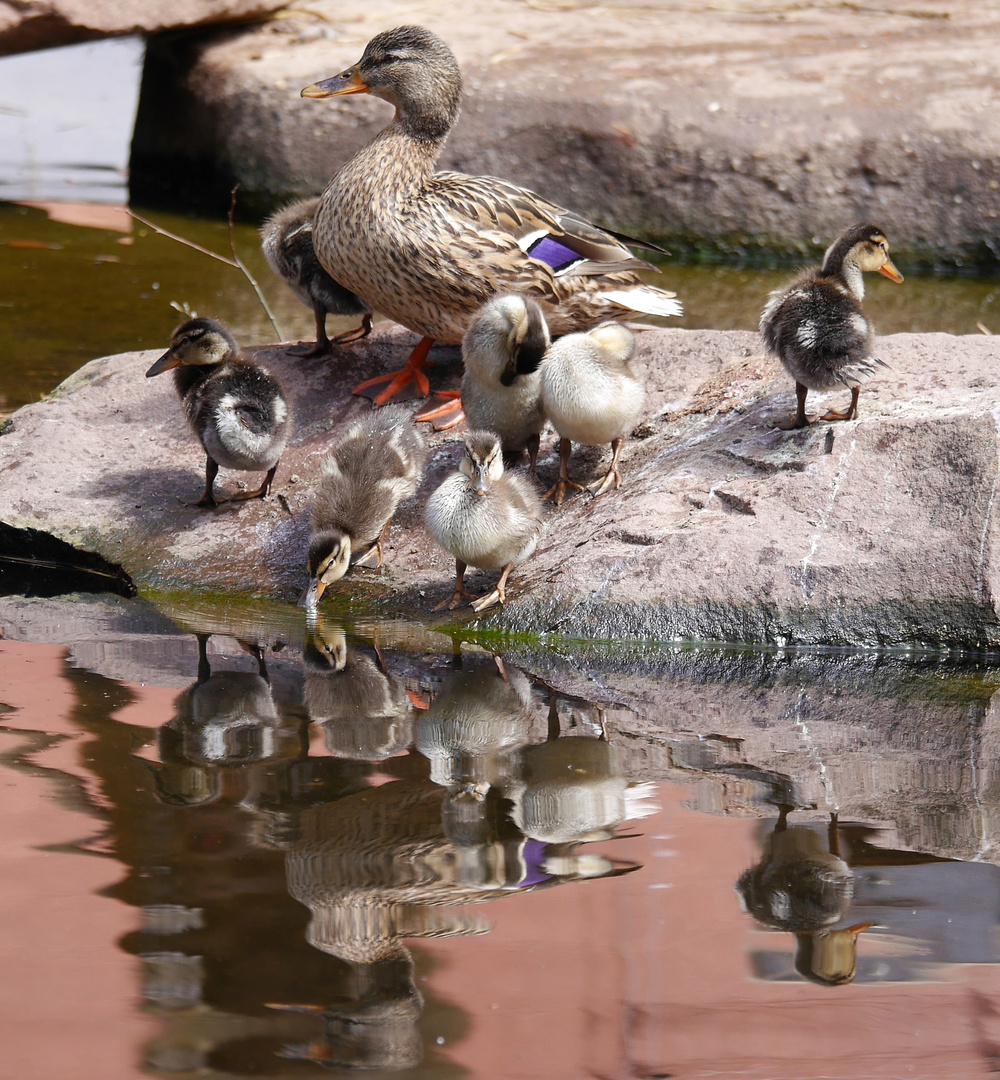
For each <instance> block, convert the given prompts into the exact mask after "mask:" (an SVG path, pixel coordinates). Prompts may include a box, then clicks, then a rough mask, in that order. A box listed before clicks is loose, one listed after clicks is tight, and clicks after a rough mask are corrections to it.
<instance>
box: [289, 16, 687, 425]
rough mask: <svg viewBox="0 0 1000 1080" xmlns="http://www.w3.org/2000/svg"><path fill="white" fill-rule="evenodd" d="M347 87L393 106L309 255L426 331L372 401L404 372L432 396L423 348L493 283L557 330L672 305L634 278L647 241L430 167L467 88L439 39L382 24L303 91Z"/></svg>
mask: <svg viewBox="0 0 1000 1080" xmlns="http://www.w3.org/2000/svg"><path fill="white" fill-rule="evenodd" d="M342 94H374V95H375V96H376V97H380V98H383V99H384V100H385V101H388V102H390V103H391V104H392V105H394V106H395V109H396V115H395V117H394V118H393V120H392V123H390V124H389V126H388V127H386V128H385V129H384V130H382V131H381V132H379V134H378V135H376V136H375V138H374V139H372V141H371V142H370V143H368V144H367V146H365V147H363V148H362V149H361V150H360V151H359V152H358V153H357V154H355V155H354V157H353V158H351V159H350V161H348V162H347V163H346V164H345V165H344V166H343V168H341V170H340V171H339V172H338V173H337V174H336V175H335V176H334V177H333V179H332V180H331V181H330V183H329V184H328V185H327V188H326V190H325V191H324V193H323V196H322V199H321V200H320V204H319V208H318V209H317V211H316V219H315V225H314V233H313V242H314V244H315V247H316V254H317V256H318V258H319V261H320V263H321V264H322V265H323V267H324V268H325V269H326V270H327V272H328V273H329V274H330V275H331V276H332V277H333V278H334V279H335V280H336V281H338V282H340V283H341V284H343V285H344V286H345V287H346V288H348V289H350V290H351V291H352V292H354V293H356V294H357V295H358V296H359V297H361V298H362V299H363V300H364V301H365V303H367V304H368V305H369V306H370V307H372V308H373V309H374V310H376V311H380V312H382V313H383V314H385V315H387V316H388V317H389V318H391V319H394V320H395V321H396V322H399V323H402V324H403V326H406V327H408V328H409V329H411V330H414V331H416V332H417V333H419V334H421V335H423V340H422V341H421V342H420V344H419V345H418V346H417V348H416V349H415V350H414V352H413V355H412V356H411V357H410V360H409V362H408V364H407V367H406V368H404V369H403V371H402V372H400V373H396V377H395V378H394V379H392V381H391V382H390V383H389V385H388V386H387V387H386V388H385V390H383V391H382V393H381V394H379V395H378V396H377V397H376V398H375V400H376V402H378V403H379V404H381V403H382V402H383V401H385V400H388V398H389V397H391V396H392V394H393V393H395V392H396V391H397V390H399V389H400V388H401V387H402V386H404V385H405V384H406V382H408V381H409V379H410V378H411V377H412V378H415V379H416V381H417V384H418V386H419V388H420V390H421V391H422V392H423V393H425V394H426V393H427V389H428V388H427V379H426V376H425V375H424V374H423V372H422V370H421V369H422V366H423V361H424V359H425V358H426V355H427V352H428V350H429V349H430V346H431V344H432V343H433V342H434V341H442V342H446V343H451V344H457V343H458V342H460V341H461V340H462V336H463V334H464V333H465V331H466V329H467V328H468V326H469V323H470V322H471V320H472V317H473V316H474V315H475V313H476V311H477V310H478V309H479V308H480V307H481V306H482V305H483V304H484V303H485V302H486V301H488V300H489V299H490V298H491V297H492V296H493V295H494V294H495V293H498V292H518V293H523V294H525V295H527V296H530V297H532V298H534V299H535V300H537V301H538V303H539V304H540V305H541V307H542V310H543V312H544V313H545V316H546V319H547V321H548V324H549V328H550V330H551V333H552V335H553V336H554V337H558V336H559V335H561V334H566V333H570V332H573V331H580V330H588V329H590V328H592V327H594V326H597V325H598V324H599V323H601V322H604V321H605V320H607V319H614V318H621V317H623V316H625V317H627V316H628V315H629V314H630V313H632V312H642V313H644V314H649V315H679V314H680V312H681V306H680V304H679V303H678V302H677V300H675V299H674V294H673V293H669V292H665V291H664V290H662V289H657V288H654V287H653V286H650V285H646V284H644V283H643V282H642V281H641V280H640V278H639V276H638V274H637V271H638V270H640V269H643V268H645V269H648V268H649V264H648V263H645V262H643V261H642V260H641V259H637V258H635V257H634V256H633V255H632V253H631V252H630V251H629V250H628V248H627V247H626V243H628V244H635V245H638V246H647V245H644V244H641V243H640V242H639V241H635V240H632V239H630V238H629V237H624V236H621V235H619V234H617V233H611V232H608V231H606V230H604V229H599V228H597V226H595V225H592V224H591V223H590V222H589V221H587V220H586V219H584V218H582V217H580V216H578V215H577V214H574V213H573V212H572V211H569V210H565V209H564V208H563V207H561V206H557V205H556V204H555V203H551V202H549V201H548V200H546V199H544V198H542V197H541V196H540V195H537V194H536V193H535V192H533V191H528V190H527V189H525V188H521V187H518V186H517V185H516V184H510V183H508V182H507V181H505V180H500V179H498V178H497V177H494V176H467V175H465V174H464V173H455V172H435V171H434V166H435V165H436V164H437V160H438V158H439V157H440V154H441V151H442V148H443V147H444V143H445V140H446V139H447V137H448V132H449V131H450V130H451V128H452V127H453V126H454V124H455V121H456V120H457V119H458V113H459V107H460V103H461V96H462V73H461V71H460V70H459V67H458V62H457V61H456V60H455V57H454V55H453V54H452V51H451V49H449V48H448V46H447V45H446V44H445V43H444V42H443V41H442V40H441V38H439V37H438V36H437V35H436V34H433V33H431V32H430V31H429V30H426V29H424V28H423V27H421V26H400V27H396V28H395V29H394V30H387V31H384V32H383V33H381V34H377V35H376V36H375V37H373V38H372V39H371V41H369V42H368V45H367V46H366V47H365V51H364V54H363V56H362V57H361V59H360V60H359V61H358V63H357V64H355V65H354V66H353V67H351V68H348V69H347V70H346V71H344V72H342V73H341V74H340V75H335V76H333V78H330V79H325V80H324V81H323V82H319V83H315V84H314V85H312V86H307V87H306V88H305V89H304V90H303V91H302V96H303V97H315V98H322V97H336V96H339V95H342ZM374 381H376V380H372V382H374ZM383 381H384V380H383ZM365 385H366V384H362V387H364V386H365ZM358 389H361V387H359V388H358Z"/></svg>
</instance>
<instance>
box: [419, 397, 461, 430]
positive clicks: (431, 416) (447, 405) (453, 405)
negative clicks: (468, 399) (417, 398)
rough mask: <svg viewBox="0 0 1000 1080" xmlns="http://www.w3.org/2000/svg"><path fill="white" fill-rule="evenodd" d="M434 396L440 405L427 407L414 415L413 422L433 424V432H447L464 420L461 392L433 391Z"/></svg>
mask: <svg viewBox="0 0 1000 1080" xmlns="http://www.w3.org/2000/svg"><path fill="white" fill-rule="evenodd" d="M434 396H435V397H436V398H440V399H441V401H442V404H440V405H437V404H431V405H428V406H427V407H426V408H424V409H421V410H420V412H418V413H416V414H415V415H414V417H413V419H414V420H416V421H418V422H423V421H426V422H427V423H429V424H433V425H434V430H435V431H447V430H448V428H453V427H454V426H455V425H456V424H460V423H461V422H462V421H463V420H464V419H465V413H464V412H463V411H462V391H461V390H435V391H434Z"/></svg>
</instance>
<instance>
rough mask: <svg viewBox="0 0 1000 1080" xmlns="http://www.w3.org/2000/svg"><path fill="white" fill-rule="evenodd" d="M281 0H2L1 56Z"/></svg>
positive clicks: (152, 29) (252, 14)
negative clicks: (169, 1)
mask: <svg viewBox="0 0 1000 1080" xmlns="http://www.w3.org/2000/svg"><path fill="white" fill-rule="evenodd" d="M283 6H284V4H282V3H280V2H279V0H173V2H171V3H168V2H166V0H0V56H9V55H10V54H11V53H18V52H29V51H31V50H32V49H51V48H53V47H55V46H57V45H72V44H73V43H75V42H77V41H91V40H93V39H95V38H103V37H115V36H118V35H121V34H157V33H160V32H161V31H163V30H177V29H179V28H181V27H187V26H211V25H215V24H218V23H239V22H249V21H251V20H254V19H260V18H262V17H264V16H266V15H269V14H270V13H271V12H273V11H276V10H277V9H278V8H280V7H283Z"/></svg>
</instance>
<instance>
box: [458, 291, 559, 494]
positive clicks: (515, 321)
mask: <svg viewBox="0 0 1000 1080" xmlns="http://www.w3.org/2000/svg"><path fill="white" fill-rule="evenodd" d="M549 340H550V339H549V328H548V326H547V325H546V323H545V316H544V315H543V314H542V309H541V308H540V307H539V306H538V304H537V303H536V302H535V301H534V300H530V299H528V298H527V297H524V296H518V295H515V294H511V293H508V294H504V295H501V296H495V297H494V298H493V299H492V300H490V302H489V303H487V304H484V305H483V306H482V307H481V308H480V309H479V311H478V312H477V313H476V316H475V318H474V319H473V320H472V324H471V325H470V326H469V329H468V330H467V331H466V334H465V337H464V338H463V339H462V359H463V361H464V362H465V374H464V375H463V376H462V408H463V410H464V412H465V418H466V420H467V422H468V425H469V429H470V430H472V431H493V432H495V433H496V434H497V435H499V436H500V443H501V445H502V447H503V452H504V454H506V455H509V456H515V455H516V456H519V455H520V454H521V453H522V452H523V451H524V450H527V451H528V460H529V461H530V463H531V471H532V473H534V471H535V461H536V459H537V458H538V440H539V436H540V435H541V431H542V428H543V427H544V426H545V415H544V413H543V412H542V396H541V381H540V377H539V375H538V365H539V364H540V363H541V360H542V357H543V356H544V355H545V351H546V349H548V347H549Z"/></svg>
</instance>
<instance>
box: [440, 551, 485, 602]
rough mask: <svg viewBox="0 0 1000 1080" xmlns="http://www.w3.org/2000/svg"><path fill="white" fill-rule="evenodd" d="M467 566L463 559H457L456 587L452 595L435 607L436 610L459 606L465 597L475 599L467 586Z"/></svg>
mask: <svg viewBox="0 0 1000 1080" xmlns="http://www.w3.org/2000/svg"><path fill="white" fill-rule="evenodd" d="M465 566H466V564H465V563H464V562H462V560H461V559H456V560H455V589H454V591H453V592H452V594H451V596H449V597H448V599H447V600H442V601H441V603H440V604H438V606H437V607H436V608H435V609H434V610H435V611H443V610H444V609H445V608H447V609H448V610H449V611H451V610H453V609H454V608H457V607H458V605H459V604H460V603H461V602H462V600H463V599H468V600H474V599H475V597H474V596H473V595H472V593H470V592H469V590H468V589H467V588H466V587H465V583H464V581H465Z"/></svg>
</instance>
